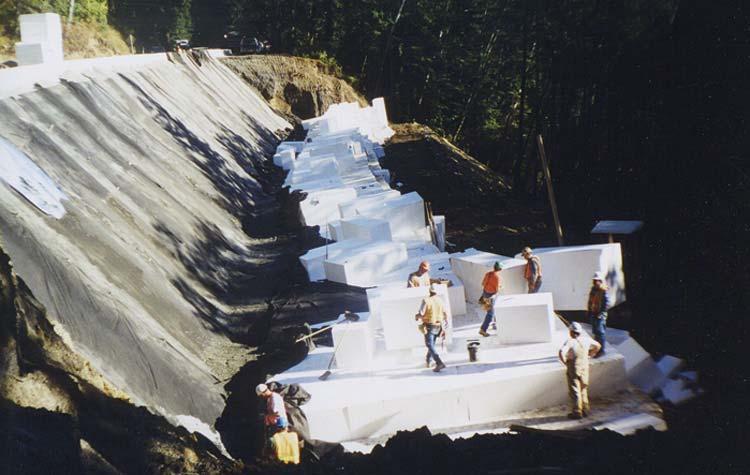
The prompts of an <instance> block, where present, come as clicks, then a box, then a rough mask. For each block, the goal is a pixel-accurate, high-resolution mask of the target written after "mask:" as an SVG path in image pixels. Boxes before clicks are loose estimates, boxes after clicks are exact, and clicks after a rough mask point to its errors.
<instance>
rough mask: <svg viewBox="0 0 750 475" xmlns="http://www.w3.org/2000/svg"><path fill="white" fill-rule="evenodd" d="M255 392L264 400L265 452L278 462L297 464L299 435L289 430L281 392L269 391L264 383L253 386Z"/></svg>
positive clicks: (298, 458)
mask: <svg viewBox="0 0 750 475" xmlns="http://www.w3.org/2000/svg"><path fill="white" fill-rule="evenodd" d="M255 394H257V395H258V397H262V398H264V399H265V400H266V416H265V418H264V421H265V424H266V438H267V445H266V454H268V455H271V456H273V457H274V458H276V459H277V460H278V461H279V462H283V463H292V464H298V463H299V462H300V453H299V452H300V446H299V436H298V435H297V434H296V433H295V432H292V431H290V430H289V422H288V419H287V415H286V407H285V406H284V398H282V397H281V394H279V393H277V392H275V391H271V388H269V387H268V386H267V385H266V384H263V383H261V384H259V385H257V386H256V387H255Z"/></svg>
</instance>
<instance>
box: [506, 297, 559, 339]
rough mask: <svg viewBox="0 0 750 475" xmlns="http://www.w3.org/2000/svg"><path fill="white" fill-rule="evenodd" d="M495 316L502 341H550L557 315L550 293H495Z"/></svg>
mask: <svg viewBox="0 0 750 475" xmlns="http://www.w3.org/2000/svg"><path fill="white" fill-rule="evenodd" d="M495 316H496V318H497V323H498V334H499V339H500V342H501V343H505V344H522V343H544V342H550V341H552V335H553V334H554V332H555V319H556V317H555V313H554V311H553V308H552V294H550V293H536V294H516V295H501V296H498V297H497V298H496V299H495Z"/></svg>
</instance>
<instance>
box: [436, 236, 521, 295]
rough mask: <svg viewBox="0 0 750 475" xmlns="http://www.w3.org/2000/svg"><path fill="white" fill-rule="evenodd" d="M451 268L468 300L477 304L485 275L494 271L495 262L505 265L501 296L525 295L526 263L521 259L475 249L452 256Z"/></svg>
mask: <svg viewBox="0 0 750 475" xmlns="http://www.w3.org/2000/svg"><path fill="white" fill-rule="evenodd" d="M450 262H451V267H452V268H453V272H454V273H455V274H456V275H457V276H458V278H459V279H461V282H463V284H464V288H465V289H466V299H467V300H468V301H469V302H472V303H475V302H477V300H479V297H480V296H481V295H482V279H484V275H485V274H486V273H487V272H489V271H491V270H492V267H493V265H494V264H495V262H500V263H501V264H502V265H503V270H502V272H501V274H500V276H501V279H502V284H503V288H502V289H501V291H500V294H501V295H504V294H505V295H515V294H522V293H525V292H526V290H527V288H526V281H525V280H524V278H523V269H524V265H525V263H524V262H523V261H521V260H519V259H512V258H510V257H507V256H501V255H499V254H492V253H490V252H484V251H479V250H477V249H474V248H470V249H467V250H465V251H464V252H459V253H455V254H451V259H450Z"/></svg>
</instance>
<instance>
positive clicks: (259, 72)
mask: <svg viewBox="0 0 750 475" xmlns="http://www.w3.org/2000/svg"><path fill="white" fill-rule="evenodd" d="M223 62H224V64H226V65H227V66H229V68H230V69H232V70H233V71H234V72H236V73H237V74H238V75H240V76H241V77H242V78H243V79H245V81H247V82H248V84H250V85H251V86H252V87H254V88H255V89H256V90H257V91H259V92H260V93H261V95H262V96H263V97H264V98H265V99H266V100H267V101H268V103H269V104H270V105H271V107H273V108H274V109H275V110H276V111H277V112H279V113H281V114H282V115H284V116H286V117H290V116H291V117H290V119H292V120H294V119H297V120H300V119H302V120H304V119H311V118H313V117H317V116H319V115H323V113H325V111H326V109H328V106H330V105H331V104H335V103H338V102H359V103H360V104H362V105H366V104H367V102H366V101H365V99H364V98H363V97H362V96H361V95H360V94H359V93H358V92H357V91H355V90H354V88H352V87H351V86H350V85H349V84H347V83H346V82H345V81H342V80H341V79H339V78H336V77H334V76H333V75H332V74H331V73H332V70H331V68H330V67H328V66H326V65H325V64H324V63H322V62H321V61H318V60H314V59H308V58H297V57H292V56H279V55H248V56H238V57H228V58H224V59H223Z"/></svg>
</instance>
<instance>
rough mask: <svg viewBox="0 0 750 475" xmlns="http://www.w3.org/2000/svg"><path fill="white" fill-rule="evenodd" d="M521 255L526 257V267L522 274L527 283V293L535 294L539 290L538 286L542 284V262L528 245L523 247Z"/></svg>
mask: <svg viewBox="0 0 750 475" xmlns="http://www.w3.org/2000/svg"><path fill="white" fill-rule="evenodd" d="M521 255H522V256H523V258H524V259H526V269H525V270H524V273H523V276H524V278H525V279H526V284H527V285H528V293H530V294H535V293H537V292H539V288H540V287H541V286H542V262H541V261H540V260H539V258H538V257H537V256H535V255H534V253H533V252H532V251H531V248H530V247H528V246H527V247H524V248H523V251H521Z"/></svg>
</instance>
